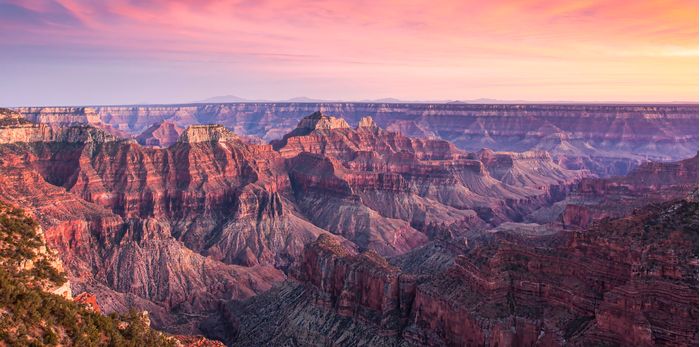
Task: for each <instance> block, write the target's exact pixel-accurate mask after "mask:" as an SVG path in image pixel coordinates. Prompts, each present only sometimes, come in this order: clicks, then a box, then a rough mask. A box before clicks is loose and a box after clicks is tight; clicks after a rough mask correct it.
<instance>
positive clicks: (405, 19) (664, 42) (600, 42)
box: [0, 0, 698, 99]
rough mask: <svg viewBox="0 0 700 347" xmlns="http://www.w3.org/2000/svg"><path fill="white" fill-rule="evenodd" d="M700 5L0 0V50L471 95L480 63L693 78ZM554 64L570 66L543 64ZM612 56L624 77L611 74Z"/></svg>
mask: <svg viewBox="0 0 700 347" xmlns="http://www.w3.org/2000/svg"><path fill="white" fill-rule="evenodd" d="M697 12H698V4H697V1H689V0H669V1H661V0H645V1H628V0H621V1H603V0H557V1H551V0H549V1H545V0H511V1H490V2H487V1H476V0H456V1H419V0H403V1H398V0H397V1H367V0H361V1H326V0H314V1H299V0H277V1H270V0H268V1H250V0H245V1H241V0H239V1H224V0H206V1H192V0H189V1H186V0H181V1H165V0H153V1H142V0H111V1H89V0H54V1H50V0H25V1H14V0H0V29H2V30H0V48H1V49H3V50H5V51H6V52H8V51H11V52H9V53H8V54H6V57H4V58H2V57H0V59H2V60H3V61H5V62H7V61H8V60H12V59H18V60H19V59H25V60H26V59H30V60H34V61H40V60H42V59H43V60H45V61H46V64H50V63H51V61H52V59H53V60H55V59H58V60H62V61H75V62H78V61H80V62H81V63H85V62H86V61H90V62H92V64H95V65H99V64H103V65H105V64H114V63H115V61H116V62H119V61H122V63H123V64H127V63H134V64H140V63H143V62H151V63H153V62H161V63H163V64H167V63H172V62H190V63H195V65H193V68H197V69H203V72H206V71H208V70H207V69H214V68H216V69H221V70H225V71H232V70H235V71H241V70H245V71H250V72H254V73H268V74H277V76H273V75H270V76H265V78H262V77H261V79H260V80H261V81H262V80H269V79H274V78H278V77H279V78H288V77H291V76H294V77H297V76H300V75H301V74H308V75H310V76H315V78H323V77H325V78H327V79H328V80H330V81H343V85H347V84H352V83H356V84H357V83H359V82H357V80H358V76H360V77H362V76H363V75H364V76H367V75H368V74H385V75H387V76H389V77H391V78H393V80H391V81H385V82H381V81H379V82H378V83H384V84H385V85H384V86H382V87H381V88H380V87H376V88H377V90H379V89H382V90H386V89H390V88H394V87H393V86H401V85H404V84H405V83H406V81H410V80H411V79H412V78H414V77H415V78H417V77H420V81H416V82H417V83H424V84H425V83H426V81H427V82H429V84H431V85H436V86H439V85H450V86H455V87H457V88H461V90H462V91H464V93H467V92H470V91H472V90H475V89H477V88H478V86H477V85H474V84H475V83H478V81H477V79H474V78H473V75H474V73H475V71H476V73H479V74H480V72H479V70H481V71H486V72H488V73H490V74H491V75H490V77H489V80H494V81H495V82H494V83H492V84H493V85H496V84H498V83H501V84H508V83H509V81H508V80H509V79H510V78H516V79H522V80H530V81H533V84H537V83H539V84H538V85H539V86H541V85H542V83H543V82H541V74H543V73H544V74H546V75H547V78H549V79H550V80H551V81H554V82H551V83H552V84H555V83H556V81H558V82H559V83H561V84H562V85H563V84H567V85H568V84H570V83H571V81H570V80H569V79H570V78H571V73H570V72H569V71H567V69H575V70H580V71H587V72H588V73H591V74H594V75H596V76H597V77H599V78H598V79H597V80H599V81H602V80H610V79H609V78H607V77H606V76H617V78H618V80H616V81H615V83H618V84H626V85H634V84H635V81H637V82H640V81H641V80H640V78H636V80H635V77H634V73H633V72H634V71H638V72H639V74H643V73H646V72H647V71H648V70H649V69H656V70H658V71H659V73H658V74H657V77H658V80H656V81H653V80H652V81H650V80H645V81H644V82H646V83H656V84H659V85H662V84H669V83H671V84H685V85H688V84H691V85H692V82H694V83H695V84H697V48H698V47H697V38H698V31H697V28H698V18H697ZM557 62H560V63H563V64H560V65H565V66H566V69H561V70H557V69H551V68H550V67H551V66H552V64H553V63H554V64H555V65H556V63H557ZM197 63H198V64H199V65H196V64H197ZM621 63H622V65H624V71H629V72H630V73H629V74H627V73H626V74H624V76H619V75H615V74H614V72H615V69H619V68H620V64H621ZM493 64H498V66H493ZM671 66H673V67H671ZM679 66H681V67H682V68H683V69H685V71H686V73H685V75H684V77H679V76H677V74H676V72H677V69H678V67H679ZM518 69H525V70H518ZM438 70H439V72H436V71H438ZM555 72H556V73H558V75H554V73H555ZM664 72H667V73H666V77H664ZM431 74H432V75H434V76H433V77H431ZM538 74H539V75H538ZM604 74H612V75H604ZM603 77H606V78H603ZM398 81H400V82H398ZM490 83H491V82H490ZM547 83H549V82H547ZM547 83H545V84H547ZM586 83H589V82H586ZM611 83H612V82H611ZM358 85H359V84H358ZM362 86H363V87H367V86H366V85H365V84H364V83H363V84H362ZM389 86H392V87H389ZM460 86H461V87H460ZM370 87H371V86H370ZM407 88H408V87H402V88H399V89H400V90H398V91H397V92H396V93H397V94H395V95H397V96H399V95H398V94H409V92H410V91H408V90H407ZM691 89H695V90H696V89H697V88H688V90H687V91H686V92H685V93H684V97H685V96H686V95H692V94H693V93H694V90H691ZM553 91H554V92H556V90H551V89H547V88H542V89H541V93H542V94H546V93H551V92H553ZM222 92H224V93H225V92H228V91H222ZM370 92H371V91H370ZM674 92H677V90H674ZM626 93H627V92H626ZM455 96H458V95H455ZM334 97H339V96H334ZM340 97H342V96H340ZM368 97H373V95H368ZM464 97H465V98H466V97H499V96H498V95H465V96H464ZM546 98H547V97H546V95H543V96H542V97H541V99H546Z"/></svg>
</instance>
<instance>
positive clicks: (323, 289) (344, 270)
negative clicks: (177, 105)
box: [228, 200, 698, 346]
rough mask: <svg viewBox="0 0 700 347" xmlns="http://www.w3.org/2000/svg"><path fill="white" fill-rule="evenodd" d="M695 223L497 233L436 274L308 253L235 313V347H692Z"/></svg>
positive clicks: (327, 247) (339, 250) (679, 220)
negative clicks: (285, 277)
mask: <svg viewBox="0 0 700 347" xmlns="http://www.w3.org/2000/svg"><path fill="white" fill-rule="evenodd" d="M697 213H698V205H697V203H696V202H688V201H684V200H681V201H674V202H669V203H664V204H661V205H654V206H649V207H647V208H645V209H643V210H642V211H638V212H637V213H635V214H633V215H630V216H626V217H623V218H620V219H614V220H607V221H604V222H601V223H598V224H595V225H594V226H592V227H590V228H589V229H588V230H585V231H581V232H575V233H569V232H558V233H554V234H549V235H544V236H533V235H530V234H520V233H519V232H518V231H517V229H514V230H512V231H498V232H495V233H491V234H485V235H482V236H479V237H477V238H474V239H471V240H470V242H469V246H468V247H467V248H466V249H465V250H463V251H456V253H453V255H452V256H451V259H450V260H448V261H447V263H445V262H444V261H437V262H436V261H428V262H425V261H423V262H422V263H423V266H428V267H431V266H433V265H436V264H443V265H440V266H439V267H435V268H433V269H432V270H427V271H416V270H417V268H415V267H414V268H413V269H411V270H409V269H408V268H405V269H402V268H400V267H397V266H394V265H391V262H388V261H387V260H385V259H383V258H381V257H379V256H377V255H376V254H373V253H365V254H360V255H358V254H355V253H354V252H352V251H350V250H347V249H343V247H342V246H341V245H340V244H338V243H336V242H332V241H331V240H328V239H326V238H323V237H321V238H319V240H317V241H316V242H315V243H313V244H311V245H309V246H307V248H306V251H305V253H304V257H303V260H302V262H301V263H300V265H299V267H298V271H297V272H296V273H295V275H294V276H295V278H296V279H297V280H298V281H300V282H295V281H288V282H287V283H286V284H285V285H283V286H281V287H278V288H277V289H275V290H272V291H271V292H268V293H265V294H263V295H261V296H258V297H256V298H253V299H251V300H248V301H246V302H243V303H238V304H233V305H231V306H229V307H228V310H230V311H231V315H236V316H237V317H238V318H237V319H236V320H234V321H232V322H231V324H232V325H233V327H234V329H235V330H236V331H237V335H236V336H233V337H230V339H231V340H230V341H232V342H233V343H235V344H236V345H242V346H246V345H254V344H255V342H261V341H262V342H265V343H281V342H282V341H296V343H292V344H294V345H304V344H306V343H309V342H310V341H312V340H311V339H314V338H320V339H321V340H319V341H323V343H324V344H337V345H354V344H381V345H389V346H392V345H393V346H407V345H435V346H441V345H464V346H466V345H541V346H559V345H574V346H587V345H598V344H614V345H637V346H652V345H660V344H661V345H688V344H693V343H696V342H697V339H698V333H697V326H696V325H697V322H698V310H697V304H698V302H697V291H698V287H697V278H698V277H697V276H698V270H697V259H698V253H697V246H698V244H697V242H698V238H697V227H698V226H697ZM459 248H460V247H456V248H453V251H452V252H455V250H458V249H459ZM436 251H439V252H440V253H442V254H444V248H439V247H438V248H435V247H432V246H431V247H429V250H428V253H425V252H424V250H422V249H419V250H416V251H414V252H411V253H408V254H406V255H403V256H401V258H403V259H402V260H400V261H397V262H395V263H396V265H398V266H404V267H406V266H408V264H415V263H416V261H415V260H414V261H407V260H406V258H409V259H410V258H422V259H425V258H424V257H425V255H426V254H431V255H437V254H440V253H437V254H436V253H433V252H436ZM448 253H449V252H448ZM460 253H461V254H460ZM429 264H432V265H429ZM444 264H447V265H446V266H445V265H444ZM408 267H410V266H408ZM441 269H442V270H441ZM273 306H274V309H273V308H272V307H273ZM271 324H273V325H276V326H278V327H282V328H281V329H273V328H272V326H271ZM340 326H343V327H346V329H338V328H339V327H340ZM630 332H634V333H630Z"/></svg>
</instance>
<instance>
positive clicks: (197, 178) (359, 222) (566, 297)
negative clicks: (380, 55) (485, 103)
mask: <svg viewBox="0 0 700 347" xmlns="http://www.w3.org/2000/svg"><path fill="white" fill-rule="evenodd" d="M297 106H298V105H297ZM297 106H294V107H297ZM222 107H223V106H222ZM226 107H232V106H230V105H229V106H226ZM248 107H252V106H241V110H243V111H245V110H246V109H247V108H248ZM266 107H267V106H266ZM421 107H423V106H421ZM554 108H555V109H556V107H554ZM195 109H198V110H199V106H197V107H195ZM438 109H440V108H438ZM487 109H488V108H487ZM528 109H529V108H524V109H523V112H525V113H527V112H530V111H528ZM573 109H576V110H577V108H573ZM621 109H625V110H628V111H629V110H636V111H634V112H637V111H639V110H640V109H637V108H628V109H627V108H624V107H622V106H621V108H613V109H610V110H608V111H606V112H620V111H619V110H621ZM123 110H124V109H122V108H112V109H109V108H104V109H85V110H84V112H85V113H86V114H87V113H89V114H90V115H89V117H88V118H89V121H85V122H83V123H91V124H100V126H102V127H104V126H105V124H107V123H109V124H113V125H114V126H116V127H117V128H121V129H122V130H129V129H136V128H137V127H140V125H138V124H140V123H139V122H145V121H147V120H148V121H149V123H148V125H144V126H152V125H153V124H154V123H158V126H153V127H152V128H150V129H149V131H147V132H146V133H144V136H142V137H139V138H137V139H136V140H133V139H131V140H128V139H118V138H116V137H115V136H113V135H110V134H108V133H107V132H105V131H103V130H100V129H97V128H94V127H92V126H89V125H85V124H82V123H81V122H82V121H81V120H80V119H77V120H76V119H74V118H70V117H69V116H68V115H69V114H71V112H72V111H71V109H64V110H62V111H61V115H60V116H58V115H55V114H52V113H51V112H50V111H46V110H44V111H41V112H39V113H36V114H34V113H33V116H32V115H30V118H32V117H34V118H36V119H45V120H49V121H51V122H54V124H53V125H46V124H40V123H31V122H28V121H27V120H26V119H24V118H22V117H21V116H19V115H17V114H16V113H13V112H9V111H2V112H1V113H2V114H1V115H0V139H5V140H4V141H0V142H1V143H0V200H2V201H11V202H12V203H13V204H21V205H22V206H24V207H25V208H26V209H27V210H29V211H30V212H31V213H32V214H33V215H35V216H36V218H37V220H38V222H39V224H40V226H41V227H42V228H43V230H44V231H45V234H46V243H47V244H48V245H49V246H50V247H51V248H53V249H55V250H56V251H57V253H58V254H59V255H60V257H61V260H62V262H63V264H64V266H65V269H66V270H67V273H68V277H69V279H70V286H71V287H72V288H71V289H72V290H73V292H76V293H78V292H88V293H91V294H92V295H94V298H95V303H96V305H97V306H98V307H99V308H100V309H101V310H102V311H103V312H106V313H111V312H124V311H126V310H128V309H129V308H131V307H137V308H138V309H139V310H147V311H148V312H149V317H150V318H149V321H152V323H153V326H154V327H157V328H164V329H168V331H169V332H172V333H177V334H186V335H198V334H205V335H206V336H207V337H216V338H220V339H222V340H226V341H229V342H232V343H233V342H235V343H236V344H241V345H252V344H257V345H261V344H269V345H284V344H288V345H304V344H312V343H321V344H327V345H357V344H369V345H412V344H418V345H424V344H429V343H434V344H436V345H472V344H479V345H484V344H498V345H512V344H521V345H522V344H540V345H558V344H565V343H569V344H573V345H586V344H591V343H593V344H595V343H612V344H615V343H619V344H641V345H645V344H650V343H671V344H673V343H676V344H678V343H680V344H683V343H688V341H691V340H692V339H693V338H695V339H697V333H695V335H693V332H692V331H690V330H689V328H688V324H687V322H688V321H693V320H695V321H697V310H695V311H693V310H685V311H683V309H682V308H681V307H682V306H681V304H679V303H680V302H682V301H693V298H692V297H691V295H690V294H692V293H693V291H695V292H696V291H697V286H696V285H695V286H693V284H692V281H691V280H692V279H693V278H694V279H695V280H697V271H696V270H695V272H693V269H694V268H693V267H692V266H690V265H693V264H695V265H697V252H695V253H693V252H691V251H690V249H691V248H692V247H691V246H693V245H696V246H697V238H693V237H692V235H696V234H692V233H690V232H688V230H690V229H692V228H693V227H695V229H697V223H695V224H694V225H693V224H692V223H690V222H689V221H691V220H692V218H691V217H693V216H695V218H697V198H695V200H694V201H693V200H692V199H689V200H690V201H676V202H673V203H669V202H664V201H667V200H669V199H677V198H679V197H680V198H686V197H687V196H688V194H689V193H691V192H693V191H695V192H697V158H694V159H692V160H689V161H683V162H680V163H650V164H644V165H642V166H640V167H639V168H638V169H637V170H636V171H634V172H633V173H632V174H631V175H630V176H629V177H627V178H611V179H607V180H601V179H590V178H586V177H587V176H588V175H589V174H590V173H589V172H588V171H586V170H572V169H567V168H565V167H563V166H562V165H560V164H559V163H562V162H563V159H562V157H561V155H562V153H565V152H566V153H569V154H571V155H569V154H567V157H566V158H565V159H566V160H577V159H575V158H578V157H576V156H577V155H581V152H580V151H579V149H580V148H579V149H577V148H578V147H576V146H574V147H575V148H574V147H570V146H569V144H571V143H573V142H571V140H572V138H574V137H576V136H579V135H580V136H583V137H585V138H588V137H586V136H589V135H585V136H584V135H581V134H578V135H576V134H568V133H567V134H559V133H558V132H557V131H558V130H556V129H554V128H553V127H554V125H551V124H550V125H547V127H544V128H542V129H540V131H541V132H542V134H544V133H547V132H549V133H550V135H551V134H554V135H552V136H554V137H551V136H550V137H548V139H549V140H552V141H555V140H556V141H559V143H560V144H563V143H564V142H567V143H569V144H566V145H562V146H560V147H558V149H557V151H559V152H558V153H559V154H556V153H555V154H554V155H551V154H549V153H548V152H545V151H526V152H522V153H514V152H497V151H491V150H482V151H480V152H476V153H469V152H466V151H464V150H462V149H459V148H458V147H457V146H455V145H454V144H452V143H450V142H448V141H445V140H442V139H439V138H436V137H431V138H411V137H407V136H404V135H402V134H401V133H398V132H392V131H387V130H385V129H383V128H382V127H380V126H379V125H378V124H382V120H381V119H378V120H377V123H375V121H374V120H373V119H372V118H370V117H365V118H362V119H361V120H360V121H359V122H357V123H355V122H354V121H353V120H351V122H350V123H353V124H357V125H358V126H357V127H356V128H352V127H350V125H349V124H348V122H346V121H344V120H343V119H340V118H336V117H332V116H328V115H325V114H324V113H322V112H317V113H313V114H311V115H310V116H308V117H307V118H304V119H303V120H301V121H300V122H299V124H298V125H297V127H296V128H295V129H294V130H292V131H291V132H288V133H287V134H286V135H284V136H280V137H281V138H282V139H281V140H279V141H273V142H272V143H271V144H263V143H259V142H256V141H248V140H246V139H245V138H243V137H239V136H237V135H235V134H234V131H237V130H236V129H237V127H240V126H241V125H240V124H243V123H236V122H243V120H242V119H247V120H250V119H251V118H250V117H249V116H241V115H240V114H239V113H236V112H238V111H240V110H238V111H236V112H233V111H232V113H229V114H228V115H229V116H231V117H232V118H233V119H236V118H237V117H238V120H235V121H233V120H229V121H230V123H229V124H230V125H231V126H226V127H224V126H221V125H201V124H199V123H206V120H207V118H206V117H204V116H203V115H202V114H196V113H191V112H190V110H189V109H188V108H187V107H184V106H183V107H182V108H181V109H179V110H178V111H177V112H175V114H169V113H168V112H170V110H171V109H170V108H168V107H165V106H163V107H160V108H153V109H149V110H146V109H139V108H133V109H131V111H129V112H132V111H134V112H136V113H140V114H141V116H143V118H144V119H140V118H139V119H134V118H131V116H127V115H124V114H120V113H119V112H122V111H123ZM202 110H203V111H202V112H204V111H205V110H207V108H206V107H204V106H203V108H202ZM229 110H231V109H230V108H229ZM295 110H296V108H294V109H293V110H290V111H289V112H296V111H295ZM563 110H564V111H567V112H571V109H569V108H564V109H563ZM592 110H598V111H600V109H598V108H593V109H592ZM650 110H652V109H650ZM654 110H655V109H654ZM665 110H667V111H669V112H671V111H672V110H675V111H674V112H678V113H681V114H682V113H683V112H685V111H683V110H684V108H682V107H679V108H678V109H671V108H669V109H665ZM214 111H215V110H214V109H208V111H206V112H214ZM243 111H241V112H243ZM443 111H444V110H443ZM102 112H113V113H111V116H110V117H111V118H110V117H105V116H103V115H102ZM256 112H257V111H256ZM591 112H592V111H591ZM601 112H602V111H601ZM630 112H632V111H630ZM649 112H651V111H649ZM654 112H658V110H657V111H654ZM671 113H672V114H673V112H671ZM237 115H238V116H237ZM265 117H267V118H266V119H265V120H263V119H258V121H260V122H263V121H265V122H268V121H270V119H275V117H276V116H272V115H271V114H267V113H266V116H264V117H263V118H265ZM436 117H437V116H436ZM480 117H481V116H480ZM533 117H534V116H533ZM551 117H554V115H552V116H551ZM664 117H666V118H669V117H670V118H669V119H671V118H673V117H671V116H668V115H667V116H664ZM678 117H679V119H684V118H683V117H684V116H678ZM63 118H65V119H67V120H68V121H66V122H65V124H62V125H59V123H61V119H63ZM492 118H496V117H492ZM594 118H595V117H594ZM619 118H624V119H627V118H628V117H627V116H624V117H623V116H620V117H619ZM32 119H33V118H32ZM165 119H168V122H172V126H171V124H168V123H164V122H163V121H164V120H165ZM533 119H534V120H531V121H532V122H536V121H537V117H534V118H533ZM664 119H665V118H664ZM673 119H675V118H673ZM650 121H656V120H655V119H651V120H650ZM552 122H553V121H551V122H550V123H552ZM629 122H635V121H633V120H629ZM75 123H81V124H77V125H76V124H75ZM253 123H255V122H253ZM183 124H184V125H189V126H188V127H187V128H186V129H184V128H183V130H182V131H181V132H179V133H178V130H177V127H178V126H180V125H183ZM236 124H238V125H236ZM245 124H248V126H252V125H250V124H251V123H245ZM255 124H257V123H255ZM552 124H554V123H552ZM521 125H522V126H523V127H528V126H529V123H528V124H521ZM453 126H455V125H454V124H453ZM559 126H562V127H563V126H564V125H561V124H559V125H557V126H556V127H557V128H558V127H559ZM426 127H427V126H426V125H425V124H420V126H419V128H424V129H427V128H426ZM229 129H232V130H229ZM117 130H118V129H117ZM506 130H507V129H506ZM506 130H504V133H503V134H507V136H508V137H509V138H511V139H516V138H518V136H519V135H518V133H517V132H515V130H513V132H512V133H508V132H507V131H506ZM271 131H275V130H271ZM174 134H177V138H176V139H175V136H174ZM438 134H439V132H438ZM489 136H491V135H489ZM499 136H500V135H499ZM503 136H506V135H503ZM538 136H539V135H538V133H535V134H534V135H533V138H536V139H537V138H539V137H538ZM547 136H549V135H547ZM591 136H592V135H591ZM596 136H597V135H596ZM555 137H556V139H555ZM589 137H590V136H589ZM642 137H643V136H642ZM549 140H548V141H549ZM588 140H590V141H593V142H595V140H594V139H593V137H590V138H588ZM588 140H587V141H588ZM618 140H619V141H623V142H624V141H628V140H629V141H636V140H634V138H633V137H631V135H628V136H626V137H625V136H623V137H622V138H608V139H607V140H606V141H612V142H615V141H618ZM538 141H539V140H538ZM139 142H140V143H139ZM143 143H146V145H142V144H143ZM538 143H539V144H531V147H533V148H535V147H538V146H540V145H542V142H541V141H540V142H538ZM625 143H627V142H625ZM587 146H588V145H587ZM588 147H590V146H588ZM588 147H586V148H588ZM623 147H624V146H623ZM480 148H481V147H480ZM572 148H573V149H572ZM570 150H571V151H570ZM567 151H569V152H567ZM586 155H588V154H586ZM572 158H574V159H572ZM586 158H588V159H586V160H590V158H591V157H590V156H587V157H586ZM579 159H580V158H579ZM618 159H619V158H618ZM618 159H614V158H613V159H612V160H618ZM634 160H636V159H634ZM693 160H694V161H693ZM582 162H583V161H582ZM572 163H574V161H569V162H568V164H566V165H569V166H576V165H574V164H572ZM597 163H601V162H600V161H597ZM581 167H588V164H585V165H581ZM581 180H583V181H582V182H581V183H579V181H581ZM572 186H574V187H576V188H575V192H574V193H573V194H571V192H570V189H571V187H572ZM645 196H648V197H652V198H651V199H649V198H645ZM690 196H691V197H692V196H693V194H690ZM694 196H695V197H696V196H697V193H695V195H694ZM656 198H658V199H656ZM562 199H564V200H562ZM649 202H659V203H660V204H659V205H656V206H654V207H653V208H650V209H642V210H638V211H637V212H634V213H632V212H633V211H632V208H631V206H634V207H635V208H637V207H642V206H643V205H644V204H647V203H649ZM614 204H621V205H623V207H619V208H617V209H614V208H612V207H613V206H614ZM605 210H614V213H611V212H607V213H608V214H605V215H603V214H601V213H599V212H600V211H605ZM562 212H564V213H563V214H562ZM604 216H609V217H615V218H616V219H603V220H602V221H601V220H600V217H604ZM544 217H548V218H549V219H547V218H544ZM538 218H539V219H538ZM545 219H546V220H545ZM538 220H543V222H541V223H538V224H534V223H527V224H524V223H520V222H523V221H528V222H533V221H538ZM547 223H551V224H547ZM670 250H673V252H671V251H670ZM688 264H690V265H688ZM693 276H694V277H693ZM670 293H675V294H670ZM90 302H92V300H91V299H90ZM695 302H697V299H695ZM625 303H634V304H632V305H631V306H630V305H626V304H625ZM273 324H275V325H278V326H279V328H272V325H273ZM625 330H633V331H637V332H639V334H637V335H636V337H634V339H631V337H629V338H628V337H626V336H622V331H625ZM319 341H320V342H319ZM205 342H206V341H205Z"/></svg>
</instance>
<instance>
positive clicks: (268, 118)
mask: <svg viewBox="0 0 700 347" xmlns="http://www.w3.org/2000/svg"><path fill="white" fill-rule="evenodd" d="M319 110H320V111H321V112H323V113H327V114H333V115H336V116H338V117H341V118H343V119H345V120H346V121H347V122H348V123H349V124H350V125H353V126H355V125H357V124H359V122H360V120H361V119H362V118H363V117H365V116H367V115H371V116H372V117H373V118H374V120H375V121H376V122H377V124H378V125H379V126H381V127H383V128H385V129H387V130H391V131H399V132H401V133H403V134H404V135H407V136H413V137H437V138H441V139H444V140H448V141H451V142H452V143H454V144H455V145H457V146H458V147H459V148H461V149H464V150H467V151H472V152H475V151H478V150H480V149H482V148H490V149H492V150H497V151H514V152H524V151H531V150H535V151H537V150H544V151H548V152H549V153H550V154H551V155H552V157H553V158H554V159H555V161H556V162H557V163H559V164H560V165H562V166H564V167H565V168H569V169H581V168H585V169H588V170H590V171H592V172H594V173H595V174H598V175H602V176H610V175H624V174H626V173H627V172H628V171H629V170H631V169H632V168H634V167H636V166H637V165H639V164H640V163H641V162H643V161H645V160H648V159H652V160H661V161H671V160H681V159H685V158H689V157H691V156H693V155H694V154H695V152H697V150H698V106H697V105H478V104H382V103H323V104H318V103H237V104H236V103H233V104H193V105H150V106H96V107H42V108H20V109H18V111H20V112H22V113H23V114H25V115H26V117H27V118H28V119H29V120H31V121H34V122H41V123H47V124H76V123H80V124H91V125H93V126H96V127H99V128H103V129H105V130H107V131H109V132H112V133H115V134H117V135H120V134H121V135H123V134H130V135H131V136H138V135H139V134H141V133H145V134H149V133H152V129H151V127H152V126H153V125H154V124H159V123H161V122H163V121H167V122H168V123H169V124H173V125H176V126H178V127H181V128H184V127H186V126H188V125H192V124H222V125H224V126H226V127H227V128H228V129H230V130H233V131H234V132H235V133H237V134H239V135H254V136H257V137H261V138H263V139H265V140H266V141H271V140H276V139H279V138H282V137H283V136H284V135H285V134H287V133H289V132H290V131H292V130H294V129H295V128H296V125H297V122H298V121H299V120H300V119H302V118H303V117H305V116H307V115H308V114H311V113H313V112H315V111H319ZM147 136H148V135H144V136H143V137H147ZM157 136H163V135H157ZM172 139H173V137H170V140H172Z"/></svg>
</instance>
